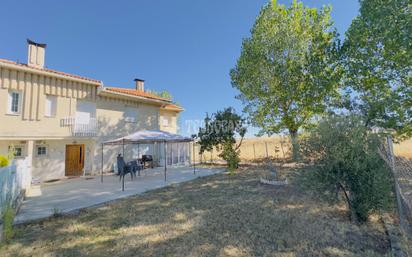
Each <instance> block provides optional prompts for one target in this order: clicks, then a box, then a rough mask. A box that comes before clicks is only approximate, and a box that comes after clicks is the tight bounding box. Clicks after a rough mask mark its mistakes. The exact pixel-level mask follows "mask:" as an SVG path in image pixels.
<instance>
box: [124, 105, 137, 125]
mask: <svg viewBox="0 0 412 257" xmlns="http://www.w3.org/2000/svg"><path fill="white" fill-rule="evenodd" d="M124 117H125V118H124V119H125V121H126V122H137V108H135V107H126V110H125V112H124Z"/></svg>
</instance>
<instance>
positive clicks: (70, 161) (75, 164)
mask: <svg viewBox="0 0 412 257" xmlns="http://www.w3.org/2000/svg"><path fill="white" fill-rule="evenodd" d="M83 169H84V145H83V144H76V145H66V169H65V175H66V176H68V177H73V176H81V175H83Z"/></svg>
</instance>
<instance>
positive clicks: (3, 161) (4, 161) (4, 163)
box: [0, 155, 9, 168]
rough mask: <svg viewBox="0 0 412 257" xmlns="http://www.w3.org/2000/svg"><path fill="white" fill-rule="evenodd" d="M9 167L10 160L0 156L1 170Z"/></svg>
mask: <svg viewBox="0 0 412 257" xmlns="http://www.w3.org/2000/svg"><path fill="white" fill-rule="evenodd" d="M6 166H9V159H8V158H7V157H6V156H3V155H0V168H1V167H6Z"/></svg>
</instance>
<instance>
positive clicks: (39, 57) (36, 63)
mask: <svg viewBox="0 0 412 257" xmlns="http://www.w3.org/2000/svg"><path fill="white" fill-rule="evenodd" d="M27 44H28V46H29V54H28V58H27V59H28V60H27V65H29V66H32V67H36V68H44V57H45V54H46V46H47V45H46V44H41V43H36V42H34V41H32V40H30V39H27Z"/></svg>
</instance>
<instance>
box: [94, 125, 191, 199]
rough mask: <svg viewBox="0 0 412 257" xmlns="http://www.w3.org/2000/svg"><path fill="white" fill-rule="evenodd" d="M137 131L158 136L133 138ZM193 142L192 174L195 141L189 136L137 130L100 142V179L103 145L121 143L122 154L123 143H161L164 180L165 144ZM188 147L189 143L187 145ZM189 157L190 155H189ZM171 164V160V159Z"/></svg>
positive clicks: (165, 176)
mask: <svg viewBox="0 0 412 257" xmlns="http://www.w3.org/2000/svg"><path fill="white" fill-rule="evenodd" d="M137 133H152V134H158V135H159V137H156V136H155V137H151V138H140V139H133V135H136V134H137ZM190 142H192V143H193V152H192V154H193V160H192V166H193V174H194V175H196V163H195V161H196V156H195V141H194V139H192V138H189V137H183V136H181V135H177V134H172V133H169V132H164V131H145V130H143V131H139V132H136V133H134V134H131V135H128V136H125V137H121V138H117V139H114V140H109V141H106V142H103V143H101V150H102V166H101V174H100V177H101V178H100V180H101V182H102V183H103V169H104V146H105V145H121V146H122V155H123V157H124V156H125V155H124V146H125V145H130V144H132V145H136V144H137V145H141V144H153V147H154V146H155V144H157V143H163V148H164V179H165V181H166V180H167V144H168V143H190ZM189 149H190V145H189ZM189 159H190V156H189ZM172 164H173V160H172ZM122 190H123V191H124V176H123V179H122Z"/></svg>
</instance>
